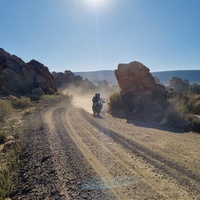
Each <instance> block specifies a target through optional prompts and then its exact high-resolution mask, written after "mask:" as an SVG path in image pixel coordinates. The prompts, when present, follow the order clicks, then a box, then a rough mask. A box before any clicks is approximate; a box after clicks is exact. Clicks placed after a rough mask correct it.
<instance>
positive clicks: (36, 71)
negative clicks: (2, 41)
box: [0, 48, 57, 95]
mask: <svg viewBox="0 0 200 200" xmlns="http://www.w3.org/2000/svg"><path fill="white" fill-rule="evenodd" d="M35 88H41V90H43V92H44V93H45V94H49V93H53V92H55V91H56V90H57V86H56V82H55V80H54V78H53V76H52V75H51V73H50V72H49V70H48V68H47V67H45V66H44V65H43V64H41V63H40V62H38V61H36V60H31V61H30V62H28V63H25V62H24V61H23V60H22V59H21V58H19V57H17V56H16V55H10V54H9V53H8V52H6V51H4V50H3V49H1V48H0V94H1V95H25V94H29V95H30V94H32V90H34V89H35Z"/></svg>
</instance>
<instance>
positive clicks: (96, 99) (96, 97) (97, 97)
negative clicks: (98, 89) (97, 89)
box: [92, 93, 100, 110]
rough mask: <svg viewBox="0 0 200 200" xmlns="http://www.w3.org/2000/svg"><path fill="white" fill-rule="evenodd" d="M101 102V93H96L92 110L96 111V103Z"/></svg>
mask: <svg viewBox="0 0 200 200" xmlns="http://www.w3.org/2000/svg"><path fill="white" fill-rule="evenodd" d="M99 100H100V94H99V93H96V94H95V96H94V97H93V98H92V102H93V105H92V110H94V105H95V103H97V102H98V101H99Z"/></svg>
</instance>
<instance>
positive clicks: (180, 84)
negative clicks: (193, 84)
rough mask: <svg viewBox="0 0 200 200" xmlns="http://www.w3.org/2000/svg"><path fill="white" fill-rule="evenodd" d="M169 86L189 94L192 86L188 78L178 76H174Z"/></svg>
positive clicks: (176, 90)
mask: <svg viewBox="0 0 200 200" xmlns="http://www.w3.org/2000/svg"><path fill="white" fill-rule="evenodd" d="M169 87H170V88H172V89H173V90H174V91H175V92H180V93H183V94H187V93H188V91H189V88H190V83H189V81H188V80H183V79H181V78H178V77H173V78H172V79H171V80H170V81H169Z"/></svg>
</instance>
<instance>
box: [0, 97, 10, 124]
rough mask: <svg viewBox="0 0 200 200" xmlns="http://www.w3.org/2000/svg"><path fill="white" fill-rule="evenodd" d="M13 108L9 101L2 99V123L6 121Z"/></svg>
mask: <svg viewBox="0 0 200 200" xmlns="http://www.w3.org/2000/svg"><path fill="white" fill-rule="evenodd" d="M10 111H11V106H10V102H9V101H8V100H2V99H0V122H3V121H4V120H5V117H6V116H7V115H8V114H9V113H10Z"/></svg>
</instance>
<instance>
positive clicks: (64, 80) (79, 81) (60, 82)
mask: <svg viewBox="0 0 200 200" xmlns="http://www.w3.org/2000/svg"><path fill="white" fill-rule="evenodd" d="M52 75H53V77H54V79H55V81H56V84H57V86H58V87H59V88H69V87H73V86H74V87H79V88H82V89H83V92H84V91H85V90H93V89H95V87H96V86H95V85H94V84H93V83H92V82H91V81H89V80H88V79H87V78H86V79H84V80H83V78H82V77H81V76H79V75H75V74H74V73H73V72H71V71H70V70H65V71H64V73H63V72H52Z"/></svg>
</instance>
